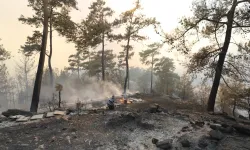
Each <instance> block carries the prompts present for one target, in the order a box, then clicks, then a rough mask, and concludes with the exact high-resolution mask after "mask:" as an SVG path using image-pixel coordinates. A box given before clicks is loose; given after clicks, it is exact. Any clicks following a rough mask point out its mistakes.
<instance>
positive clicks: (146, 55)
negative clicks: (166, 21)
mask: <svg viewBox="0 0 250 150" xmlns="http://www.w3.org/2000/svg"><path fill="white" fill-rule="evenodd" d="M161 47H162V44H160V43H153V44H150V45H148V49H146V50H144V51H142V52H140V53H139V55H140V57H141V61H142V63H143V64H145V65H149V64H154V63H155V62H157V61H158V60H159V59H158V58H155V56H157V55H158V54H160V52H159V49H160V48H161Z"/></svg>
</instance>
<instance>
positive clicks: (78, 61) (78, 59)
mask: <svg viewBox="0 0 250 150" xmlns="http://www.w3.org/2000/svg"><path fill="white" fill-rule="evenodd" d="M77 76H78V79H80V58H79V56H78V57H77Z"/></svg>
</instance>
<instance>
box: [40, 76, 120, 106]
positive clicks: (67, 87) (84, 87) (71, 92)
mask: <svg viewBox="0 0 250 150" xmlns="http://www.w3.org/2000/svg"><path fill="white" fill-rule="evenodd" d="M56 84H61V85H62V86H63V90H62V92H61V98H62V101H63V102H66V103H67V104H75V103H76V102H77V101H81V102H84V103H90V102H95V101H102V100H107V99H108V98H110V97H111V96H112V95H121V94H122V88H121V86H119V85H117V84H114V83H112V82H108V81H105V82H102V81H99V80H98V79H97V78H95V77H84V79H78V78H77V77H75V76H70V77H67V78H64V79H58V80H57V81H56ZM52 92H54V93H56V95H57V96H56V97H58V92H57V91H55V88H54V89H51V87H49V86H42V88H41V96H40V97H41V100H42V99H43V100H45V101H46V100H49V99H52Z"/></svg>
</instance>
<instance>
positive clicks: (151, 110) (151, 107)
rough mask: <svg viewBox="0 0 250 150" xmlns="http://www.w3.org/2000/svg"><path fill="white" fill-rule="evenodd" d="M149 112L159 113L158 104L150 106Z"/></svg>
mask: <svg viewBox="0 0 250 150" xmlns="http://www.w3.org/2000/svg"><path fill="white" fill-rule="evenodd" d="M149 112H150V113H157V112H161V111H160V106H159V105H158V104H154V105H151V106H150V108H149Z"/></svg>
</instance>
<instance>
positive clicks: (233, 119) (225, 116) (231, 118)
mask: <svg viewBox="0 0 250 150" xmlns="http://www.w3.org/2000/svg"><path fill="white" fill-rule="evenodd" d="M223 117H224V118H225V119H228V120H232V121H236V120H235V118H234V117H231V116H228V115H224V116H223Z"/></svg>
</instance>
